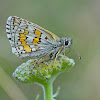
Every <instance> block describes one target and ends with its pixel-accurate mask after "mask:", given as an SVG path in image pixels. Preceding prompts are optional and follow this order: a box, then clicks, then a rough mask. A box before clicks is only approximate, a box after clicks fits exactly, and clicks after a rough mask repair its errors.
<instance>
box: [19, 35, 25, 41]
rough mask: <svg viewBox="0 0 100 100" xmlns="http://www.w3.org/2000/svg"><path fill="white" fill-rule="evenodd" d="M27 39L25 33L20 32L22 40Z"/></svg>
mask: <svg viewBox="0 0 100 100" xmlns="http://www.w3.org/2000/svg"><path fill="white" fill-rule="evenodd" d="M25 39H26V36H25V35H24V34H22V33H21V34H20V41H24V40H25Z"/></svg>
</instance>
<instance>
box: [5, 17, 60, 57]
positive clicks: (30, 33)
mask: <svg viewBox="0 0 100 100" xmlns="http://www.w3.org/2000/svg"><path fill="white" fill-rule="evenodd" d="M6 32H7V36H8V39H9V42H10V45H11V47H12V52H13V53H14V54H16V55H17V56H19V57H38V56H39V57H42V56H45V55H47V53H48V52H50V51H51V50H52V48H51V46H50V45H53V44H54V43H55V41H56V40H59V37H58V36H56V35H55V34H53V33H52V32H49V31H47V30H45V29H44V28H42V27H40V26H38V25H36V24H34V23H31V22H29V21H27V20H24V19H22V18H19V17H16V16H13V17H12V16H10V17H9V18H8V20H7V25H6Z"/></svg>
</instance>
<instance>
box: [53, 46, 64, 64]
mask: <svg viewBox="0 0 100 100" xmlns="http://www.w3.org/2000/svg"><path fill="white" fill-rule="evenodd" d="M62 49H63V46H62V47H61V48H60V49H59V51H58V53H57V54H56V57H55V60H54V64H55V62H56V59H57V57H58V55H59V53H60V52H61V50H62Z"/></svg>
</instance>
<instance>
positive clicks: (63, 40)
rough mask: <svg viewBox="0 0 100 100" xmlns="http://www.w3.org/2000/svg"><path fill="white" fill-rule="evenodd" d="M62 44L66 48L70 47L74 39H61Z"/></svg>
mask: <svg viewBox="0 0 100 100" xmlns="http://www.w3.org/2000/svg"><path fill="white" fill-rule="evenodd" d="M61 42H62V44H63V46H64V47H65V48H67V47H70V45H71V44H72V39H70V38H61Z"/></svg>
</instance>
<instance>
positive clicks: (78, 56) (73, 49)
mask: <svg viewBox="0 0 100 100" xmlns="http://www.w3.org/2000/svg"><path fill="white" fill-rule="evenodd" d="M72 49H73V50H74V51H75V53H76V54H77V55H78V57H79V59H81V56H80V55H79V53H78V52H77V51H76V50H75V49H74V48H72Z"/></svg>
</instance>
